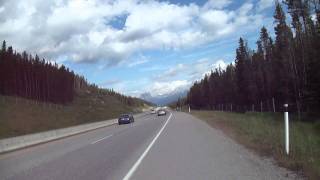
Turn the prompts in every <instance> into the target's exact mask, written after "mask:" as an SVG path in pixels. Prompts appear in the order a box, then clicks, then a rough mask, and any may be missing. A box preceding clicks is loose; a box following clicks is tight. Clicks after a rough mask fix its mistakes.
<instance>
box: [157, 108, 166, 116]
mask: <svg viewBox="0 0 320 180" xmlns="http://www.w3.org/2000/svg"><path fill="white" fill-rule="evenodd" d="M166 114H167V112H166V111H165V110H163V109H160V110H159V111H158V116H165V115H166Z"/></svg>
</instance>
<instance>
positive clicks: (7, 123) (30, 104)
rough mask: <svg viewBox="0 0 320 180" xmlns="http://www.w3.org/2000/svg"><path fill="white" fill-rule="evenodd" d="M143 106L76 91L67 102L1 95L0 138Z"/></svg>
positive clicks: (133, 109)
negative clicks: (46, 102) (40, 101)
mask: <svg viewBox="0 0 320 180" xmlns="http://www.w3.org/2000/svg"><path fill="white" fill-rule="evenodd" d="M142 108H143V107H132V106H127V105H125V104H123V103H121V102H120V101H119V100H118V99H117V98H115V97H114V96H106V95H104V96H102V95H98V94H94V93H92V94H84V93H82V94H78V95H77V97H75V99H74V101H73V102H72V103H71V104H68V105H55V104H44V103H39V102H38V103H37V102H35V101H31V100H27V99H23V98H15V97H8V96H0V139H2V138H7V137H14V136H19V135H24V134H30V133H35V132H41V131H46V130H51V129H57V128H64V127H69V126H74V125H79V124H83V123H90V122H95V121H101V120H107V119H112V118H116V117H118V116H119V114H121V113H127V112H139V111H141V109H142Z"/></svg>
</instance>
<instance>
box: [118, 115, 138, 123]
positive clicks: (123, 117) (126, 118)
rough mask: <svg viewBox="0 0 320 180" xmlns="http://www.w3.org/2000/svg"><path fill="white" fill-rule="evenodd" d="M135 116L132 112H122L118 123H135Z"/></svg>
mask: <svg viewBox="0 0 320 180" xmlns="http://www.w3.org/2000/svg"><path fill="white" fill-rule="evenodd" d="M133 122H134V118H133V116H132V115H131V114H122V115H121V116H120V117H119V119H118V124H119V125H120V124H129V123H133Z"/></svg>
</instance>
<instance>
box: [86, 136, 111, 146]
mask: <svg viewBox="0 0 320 180" xmlns="http://www.w3.org/2000/svg"><path fill="white" fill-rule="evenodd" d="M111 136H113V134H110V135H108V136H106V137H103V138H101V139H98V140H96V141H94V142H92V143H91V144H95V143H97V142H100V141H102V140H104V139H107V138H109V137H111Z"/></svg>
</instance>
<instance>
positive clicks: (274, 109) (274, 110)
mask: <svg viewBox="0 0 320 180" xmlns="http://www.w3.org/2000/svg"><path fill="white" fill-rule="evenodd" d="M272 106H273V112H274V113H275V112H276V105H275V103H274V97H273V98H272Z"/></svg>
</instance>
